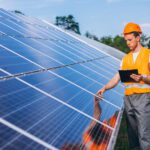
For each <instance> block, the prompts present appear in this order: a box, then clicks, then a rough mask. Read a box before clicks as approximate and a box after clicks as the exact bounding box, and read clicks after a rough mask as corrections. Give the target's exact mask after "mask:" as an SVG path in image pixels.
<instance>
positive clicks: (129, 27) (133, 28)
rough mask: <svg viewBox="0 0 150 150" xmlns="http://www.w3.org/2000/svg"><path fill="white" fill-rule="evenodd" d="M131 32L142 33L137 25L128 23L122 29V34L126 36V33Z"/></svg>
mask: <svg viewBox="0 0 150 150" xmlns="http://www.w3.org/2000/svg"><path fill="white" fill-rule="evenodd" d="M131 32H139V33H142V30H141V28H140V26H139V25H138V24H136V23H133V22H130V23H128V24H126V26H125V28H124V31H123V34H128V33H131Z"/></svg>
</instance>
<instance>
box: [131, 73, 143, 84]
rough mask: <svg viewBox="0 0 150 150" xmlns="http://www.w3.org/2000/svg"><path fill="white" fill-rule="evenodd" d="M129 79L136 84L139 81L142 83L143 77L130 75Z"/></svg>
mask: <svg viewBox="0 0 150 150" xmlns="http://www.w3.org/2000/svg"><path fill="white" fill-rule="evenodd" d="M130 77H131V78H132V79H133V80H135V81H136V82H140V81H142V79H143V76H142V75H137V74H132V75H130Z"/></svg>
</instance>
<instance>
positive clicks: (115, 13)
mask: <svg viewBox="0 0 150 150" xmlns="http://www.w3.org/2000/svg"><path fill="white" fill-rule="evenodd" d="M0 8H4V9H6V10H20V11H21V12H23V13H24V14H25V15H27V16H31V17H36V18H39V19H45V20H48V21H50V22H51V23H54V22H55V17H56V16H67V15H69V14H71V15H73V16H74V18H75V21H76V22H78V23H79V27H80V31H81V34H82V35H84V34H85V33H86V32H87V31H88V32H90V33H91V34H93V35H96V36H97V37H98V38H101V37H103V36H112V37H114V36H116V35H121V34H122V32H123V28H124V26H125V24H126V23H128V22H135V23H137V24H139V25H141V28H142V30H143V33H144V34H145V35H148V36H150V15H149V13H150V11H149V10H150V0H0Z"/></svg>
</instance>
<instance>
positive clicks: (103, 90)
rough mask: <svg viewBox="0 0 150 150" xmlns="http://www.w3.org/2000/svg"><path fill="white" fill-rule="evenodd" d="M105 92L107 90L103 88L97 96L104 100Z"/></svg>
mask: <svg viewBox="0 0 150 150" xmlns="http://www.w3.org/2000/svg"><path fill="white" fill-rule="evenodd" d="M105 91H106V88H105V87H103V88H102V89H100V90H99V91H98V92H97V93H96V95H97V96H98V97H100V98H101V99H102V98H103V93H104V92H105Z"/></svg>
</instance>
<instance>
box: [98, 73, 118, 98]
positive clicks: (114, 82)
mask: <svg viewBox="0 0 150 150" xmlns="http://www.w3.org/2000/svg"><path fill="white" fill-rule="evenodd" d="M119 81H120V76H119V73H116V74H115V75H114V77H113V78H112V79H111V80H110V81H109V82H108V83H107V84H106V85H105V86H104V87H103V88H102V89H100V90H99V91H98V92H97V95H98V96H99V97H101V98H102V96H103V93H104V92H105V91H106V90H109V89H112V88H114V87H115V86H116V85H117V84H118V82H119Z"/></svg>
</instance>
